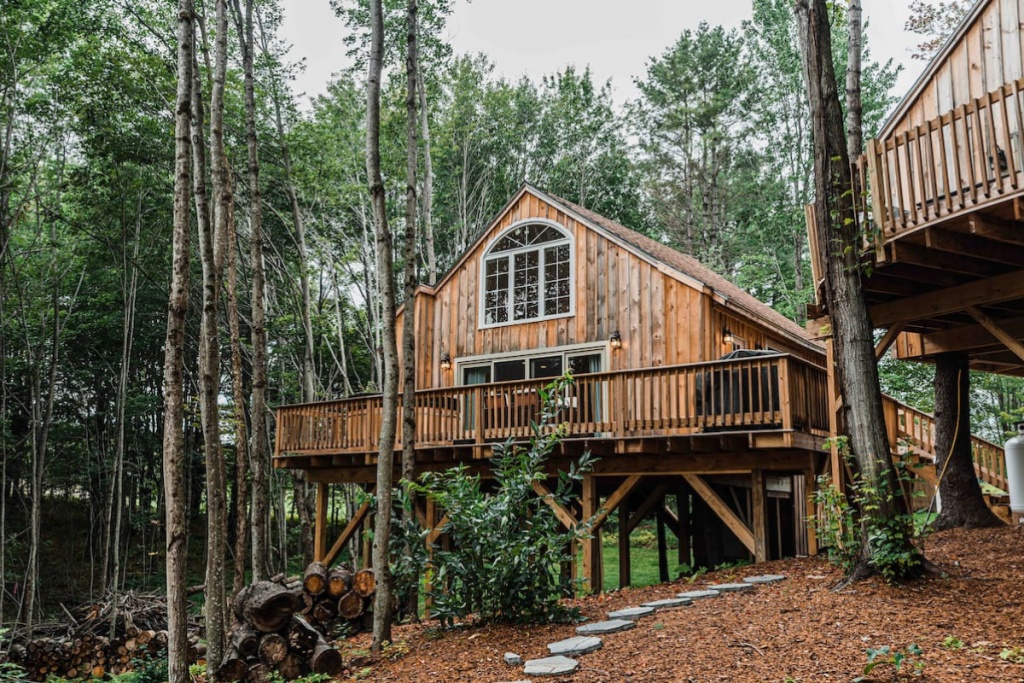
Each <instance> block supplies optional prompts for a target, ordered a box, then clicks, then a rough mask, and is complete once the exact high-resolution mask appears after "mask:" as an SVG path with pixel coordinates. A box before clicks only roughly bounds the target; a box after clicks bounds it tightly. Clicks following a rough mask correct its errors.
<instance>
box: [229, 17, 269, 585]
mask: <svg viewBox="0 0 1024 683" xmlns="http://www.w3.org/2000/svg"><path fill="white" fill-rule="evenodd" d="M237 2H238V0H235V3H236V13H239V12H238V11H237V10H238V6H237ZM253 3H254V0H245V16H244V19H242V18H241V17H239V23H240V26H239V35H241V36H243V38H242V41H241V42H242V69H243V71H244V74H245V77H244V84H245V140H246V148H247V150H248V164H249V259H250V261H251V262H252V264H251V267H252V296H251V300H250V306H251V308H252V324H251V331H252V347H253V348H252V421H251V428H252V451H251V452H250V457H251V464H252V488H253V491H252V576H253V580H254V581H262V580H264V579H266V578H268V577H269V576H270V507H269V496H270V492H269V470H270V453H269V451H268V442H267V430H266V421H267V418H266V412H267V330H266V322H265V321H266V303H265V301H264V295H263V290H264V288H265V286H266V275H265V271H264V264H263V207H262V201H263V200H262V194H261V192H260V162H259V149H258V139H257V135H256V92H255V89H256V86H255V79H254V76H253V52H254V49H255V43H254V42H253V11H254V8H253ZM239 14H240V13H239ZM243 22H244V23H243Z"/></svg>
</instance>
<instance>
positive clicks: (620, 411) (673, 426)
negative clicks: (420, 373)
mask: <svg viewBox="0 0 1024 683" xmlns="http://www.w3.org/2000/svg"><path fill="white" fill-rule="evenodd" d="M549 383H550V380H526V381H517V382H503V383H496V384H478V385H471V386H457V387H450V388H445V389H428V390H424V391H418V392H416V441H417V445H418V446H419V447H423V448H434V447H439V446H457V445H473V444H484V443H491V442H496V441H503V440H505V439H508V438H510V437H512V438H523V437H527V436H529V435H530V434H531V429H532V428H531V422H533V421H537V420H538V419H539V417H540V410H541V394H540V392H541V389H543V388H545V387H546V386H547V385H548V384H549ZM554 400H555V401H556V402H557V406H558V415H557V418H556V419H557V420H558V422H564V423H566V424H567V425H568V436H569V437H581V436H595V437H628V436H646V435H651V436H655V435H660V434H664V435H668V434H685V433H692V432H697V431H709V430H748V431H760V430H773V429H775V430H798V431H804V432H808V433H812V434H816V435H821V436H824V435H827V433H828V413H827V399H826V377H825V370H824V369H823V368H820V367H818V366H815V365H812V364H810V363H807V362H806V361H803V360H801V359H799V358H796V357H793V356H788V355H776V356H764V357H759V358H750V359H742V360H728V361H715V362H710V363H695V364H688V365H675V366H666V367H656V368H647V369H642V370H626V371H621V372H601V373H594V374H588V375H577V376H576V377H575V382H574V384H573V385H571V386H570V387H568V388H566V389H565V390H564V392H563V393H562V394H560V395H558V396H556V397H555V398H554ZM382 405H383V402H382V398H381V396H380V395H373V396H361V397H355V398H348V399H342V400H337V401H325V402H322V403H309V404H303V405H293V406H283V407H280V408H278V409H277V440H276V449H275V451H276V453H277V454H278V455H284V454H300V455H301V454H329V453H360V452H373V451H375V450H376V447H377V445H378V441H379V432H380V421H381V408H382ZM399 431H401V430H399Z"/></svg>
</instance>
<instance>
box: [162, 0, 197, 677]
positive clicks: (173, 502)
mask: <svg viewBox="0 0 1024 683" xmlns="http://www.w3.org/2000/svg"><path fill="white" fill-rule="evenodd" d="M193 17H194V15H193V9H192V0H178V92H177V101H176V105H175V125H174V134H175V144H174V237H173V247H172V263H173V269H172V274H171V291H170V300H169V302H168V312H167V338H166V341H165V345H164V390H163V392H164V435H163V470H164V471H163V475H164V510H165V514H166V520H165V528H166V531H167V548H166V553H167V554H166V557H167V572H166V573H167V627H168V633H167V659H168V668H167V680H168V681H169V683H188V681H189V678H190V677H189V671H188V648H189V642H188V633H187V618H188V603H187V601H186V595H185V588H186V586H185V569H186V561H187V553H188V533H187V529H186V525H185V508H186V504H187V501H186V498H187V496H188V492H187V490H186V489H185V453H184V431H183V430H184V396H183V384H184V378H183V351H184V347H185V315H186V313H187V312H188V280H189V228H190V225H189V223H190V221H191V211H190V210H189V187H190V184H191V177H190V175H189V170H190V165H191V153H192V149H191V144H190V140H189V127H190V125H191V120H192V97H191V95H192V48H193V45H192V34H193Z"/></svg>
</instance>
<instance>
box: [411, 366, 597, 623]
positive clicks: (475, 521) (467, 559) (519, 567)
mask: <svg viewBox="0 0 1024 683" xmlns="http://www.w3.org/2000/svg"><path fill="white" fill-rule="evenodd" d="M571 383H572V379H571V377H563V378H561V379H559V380H557V381H555V382H554V383H552V384H551V385H549V386H548V387H546V388H545V389H543V390H541V392H540V394H541V395H540V398H541V405H542V406H543V407H542V411H541V419H540V422H539V423H532V425H531V428H532V436H531V437H530V439H529V443H528V445H526V446H523V445H519V444H516V443H514V442H513V441H512V440H511V439H510V440H509V441H506V442H505V443H504V444H501V445H500V446H496V447H495V449H494V452H495V455H494V457H493V458H492V461H491V462H492V469H493V473H494V480H495V481H494V486H493V489H491V490H489V491H485V489H484V487H483V486H482V483H481V479H480V476H479V475H476V474H471V473H470V471H469V469H468V468H467V467H465V466H460V467H458V468H454V469H451V470H448V471H446V472H436V473H435V472H427V473H425V474H423V475H422V477H421V483H420V484H417V485H416V486H415V489H416V490H417V492H418V493H421V494H422V495H424V496H429V497H431V498H433V499H434V501H435V502H436V503H437V504H438V505H439V506H440V507H441V508H442V509H444V510H445V512H446V513H447V514H448V519H449V521H448V522H447V523H446V524H445V526H444V529H443V532H444V533H445V534H447V536H448V538H449V539H450V541H451V549H450V550H444V549H442V548H435V549H434V558H433V567H432V571H433V574H434V575H433V577H432V583H433V586H434V589H433V591H432V592H430V597H431V598H432V599H433V607H432V614H433V616H435V617H436V618H438V619H439V620H440V621H441V622H442V624H444V625H450V624H451V623H452V622H453V620H455V619H462V618H464V617H466V616H467V615H469V614H471V613H476V614H477V615H478V617H479V618H480V619H482V620H483V621H492V622H509V623H546V622H552V621H568V620H573V619H577V618H578V616H579V615H578V611H577V610H575V609H569V608H567V607H566V606H564V605H563V604H562V603H561V602H560V599H561V598H562V597H564V595H565V594H566V590H567V589H568V588H573V587H575V586H576V585H577V584H576V579H575V577H571V578H570V577H563V576H562V575H561V571H560V570H561V567H562V565H563V563H567V562H569V561H570V560H571V559H572V558H571V555H570V554H569V552H568V548H569V545H570V542H571V541H574V540H580V539H582V538H585V537H586V536H587V534H589V528H588V526H587V525H586V524H584V525H582V528H577V529H574V530H568V531H567V530H565V529H564V528H563V527H562V526H561V524H560V522H559V521H558V518H557V517H556V516H555V513H554V511H553V510H552V509H551V508H550V507H549V505H548V504H547V503H546V502H545V501H544V500H543V499H541V498H540V497H538V496H537V494H536V493H535V491H534V482H536V481H544V480H545V479H547V475H546V474H545V472H544V469H545V463H546V462H547V461H548V458H549V457H550V454H551V452H552V450H553V449H554V448H555V447H556V446H557V445H558V444H559V442H560V441H561V439H562V438H563V436H564V433H565V426H564V425H562V424H558V423H557V420H558V415H559V411H560V405H561V404H562V402H563V397H564V396H565V394H566V391H567V389H568V388H569V386H570V385H571ZM591 463H592V459H591V457H590V455H589V454H584V455H583V456H582V457H581V458H580V460H579V461H578V462H576V463H573V464H572V465H571V466H570V468H569V471H567V472H566V471H561V472H559V474H558V477H557V481H556V482H555V486H554V487H553V489H552V498H553V502H555V503H557V504H559V505H562V506H566V505H568V504H569V502H570V501H571V499H572V497H573V493H572V492H573V488H574V484H575V483H576V482H578V481H580V480H582V477H583V473H584V472H586V471H588V470H589V469H590V467H591Z"/></svg>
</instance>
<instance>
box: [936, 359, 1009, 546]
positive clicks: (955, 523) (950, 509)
mask: <svg viewBox="0 0 1024 683" xmlns="http://www.w3.org/2000/svg"><path fill="white" fill-rule="evenodd" d="M968 361H969V358H968V355H967V354H966V353H962V352H960V353H943V354H939V355H937V356H936V357H935V451H936V453H935V455H936V459H935V467H936V472H938V473H939V476H940V479H939V495H940V496H941V499H942V511H941V512H940V513H939V516H938V518H937V519H936V520H935V522H934V523H933V524H932V525H931V526H932V528H933V529H935V530H942V529H953V528H956V527H964V528H967V529H975V528H978V527H995V526H1003V521H1002V520H1000V519H999V518H998V517H996V516H995V514H994V513H993V512H992V511H991V510H990V509H989V507H988V505H986V504H985V498H984V497H983V496H982V493H981V486H979V485H978V476H977V474H976V473H975V472H974V461H973V459H972V457H971V368H970V365H969V363H968Z"/></svg>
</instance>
